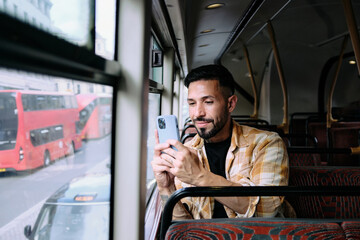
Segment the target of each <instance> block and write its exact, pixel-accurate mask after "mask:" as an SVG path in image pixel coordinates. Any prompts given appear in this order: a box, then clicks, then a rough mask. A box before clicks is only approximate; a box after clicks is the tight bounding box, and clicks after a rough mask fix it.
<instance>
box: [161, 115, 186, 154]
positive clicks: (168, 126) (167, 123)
mask: <svg viewBox="0 0 360 240" xmlns="http://www.w3.org/2000/svg"><path fill="white" fill-rule="evenodd" d="M156 128H157V131H158V134H159V142H160V143H164V142H166V140H168V139H175V140H178V141H180V134H179V127H178V121H177V118H176V116H175V115H162V116H158V117H157V119H156ZM172 148H173V149H175V150H177V149H176V148H175V147H172Z"/></svg>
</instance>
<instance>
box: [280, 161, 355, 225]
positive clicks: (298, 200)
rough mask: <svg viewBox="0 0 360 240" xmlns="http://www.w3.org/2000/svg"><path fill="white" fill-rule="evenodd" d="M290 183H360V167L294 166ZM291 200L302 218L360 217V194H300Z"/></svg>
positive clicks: (340, 184) (290, 184)
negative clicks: (359, 195)
mask: <svg viewBox="0 0 360 240" xmlns="http://www.w3.org/2000/svg"><path fill="white" fill-rule="evenodd" d="M289 176H290V177H289V186H360V168H356V167H335V166H305V167H290V175H289ZM287 200H288V201H289V203H290V204H291V205H292V206H293V207H294V209H295V212H296V214H297V217H299V218H336V219H339V218H344V219H349V218H360V197H358V196H297V197H288V198H287Z"/></svg>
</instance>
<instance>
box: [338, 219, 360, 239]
mask: <svg viewBox="0 0 360 240" xmlns="http://www.w3.org/2000/svg"><path fill="white" fill-rule="evenodd" d="M341 227H342V228H343V230H344V232H345V236H346V239H360V222H354V221H345V222H343V223H342V224H341Z"/></svg>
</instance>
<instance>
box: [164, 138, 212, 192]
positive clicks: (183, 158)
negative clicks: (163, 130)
mask: <svg viewBox="0 0 360 240" xmlns="http://www.w3.org/2000/svg"><path fill="white" fill-rule="evenodd" d="M167 143H168V144H169V145H171V146H174V147H175V148H176V149H177V151H176V150H174V149H172V148H168V149H165V150H164V153H166V154H163V155H162V158H163V159H164V160H166V161H168V162H172V167H171V168H170V173H172V174H173V175H175V176H176V177H177V178H178V179H179V180H180V181H182V182H184V183H188V184H191V185H195V186H200V185H201V183H202V182H203V181H204V178H205V176H206V175H207V173H208V172H209V171H207V170H206V169H205V168H204V167H203V164H202V162H201V161H200V160H199V157H198V155H197V153H196V151H195V150H193V149H190V148H188V147H186V146H184V145H183V144H182V143H181V142H179V141H176V140H172V139H170V140H168V141H167Z"/></svg>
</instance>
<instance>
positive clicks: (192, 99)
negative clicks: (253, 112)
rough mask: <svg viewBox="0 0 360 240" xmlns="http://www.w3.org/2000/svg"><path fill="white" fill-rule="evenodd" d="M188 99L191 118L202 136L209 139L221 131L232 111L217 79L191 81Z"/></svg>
mask: <svg viewBox="0 0 360 240" xmlns="http://www.w3.org/2000/svg"><path fill="white" fill-rule="evenodd" d="M187 101H188V104H189V114H190V118H191V120H192V121H193V123H194V124H195V127H196V130H197V132H198V134H199V135H200V137H202V138H204V139H206V140H207V139H210V138H212V137H214V136H216V135H217V134H218V133H219V132H220V133H221V130H222V129H223V128H224V126H225V124H226V123H227V121H228V119H229V114H230V112H229V108H228V101H227V99H225V97H224V95H223V91H222V89H221V87H220V85H219V82H218V81H217V80H199V81H195V82H192V83H190V85H189V91H188V99H187Z"/></svg>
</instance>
